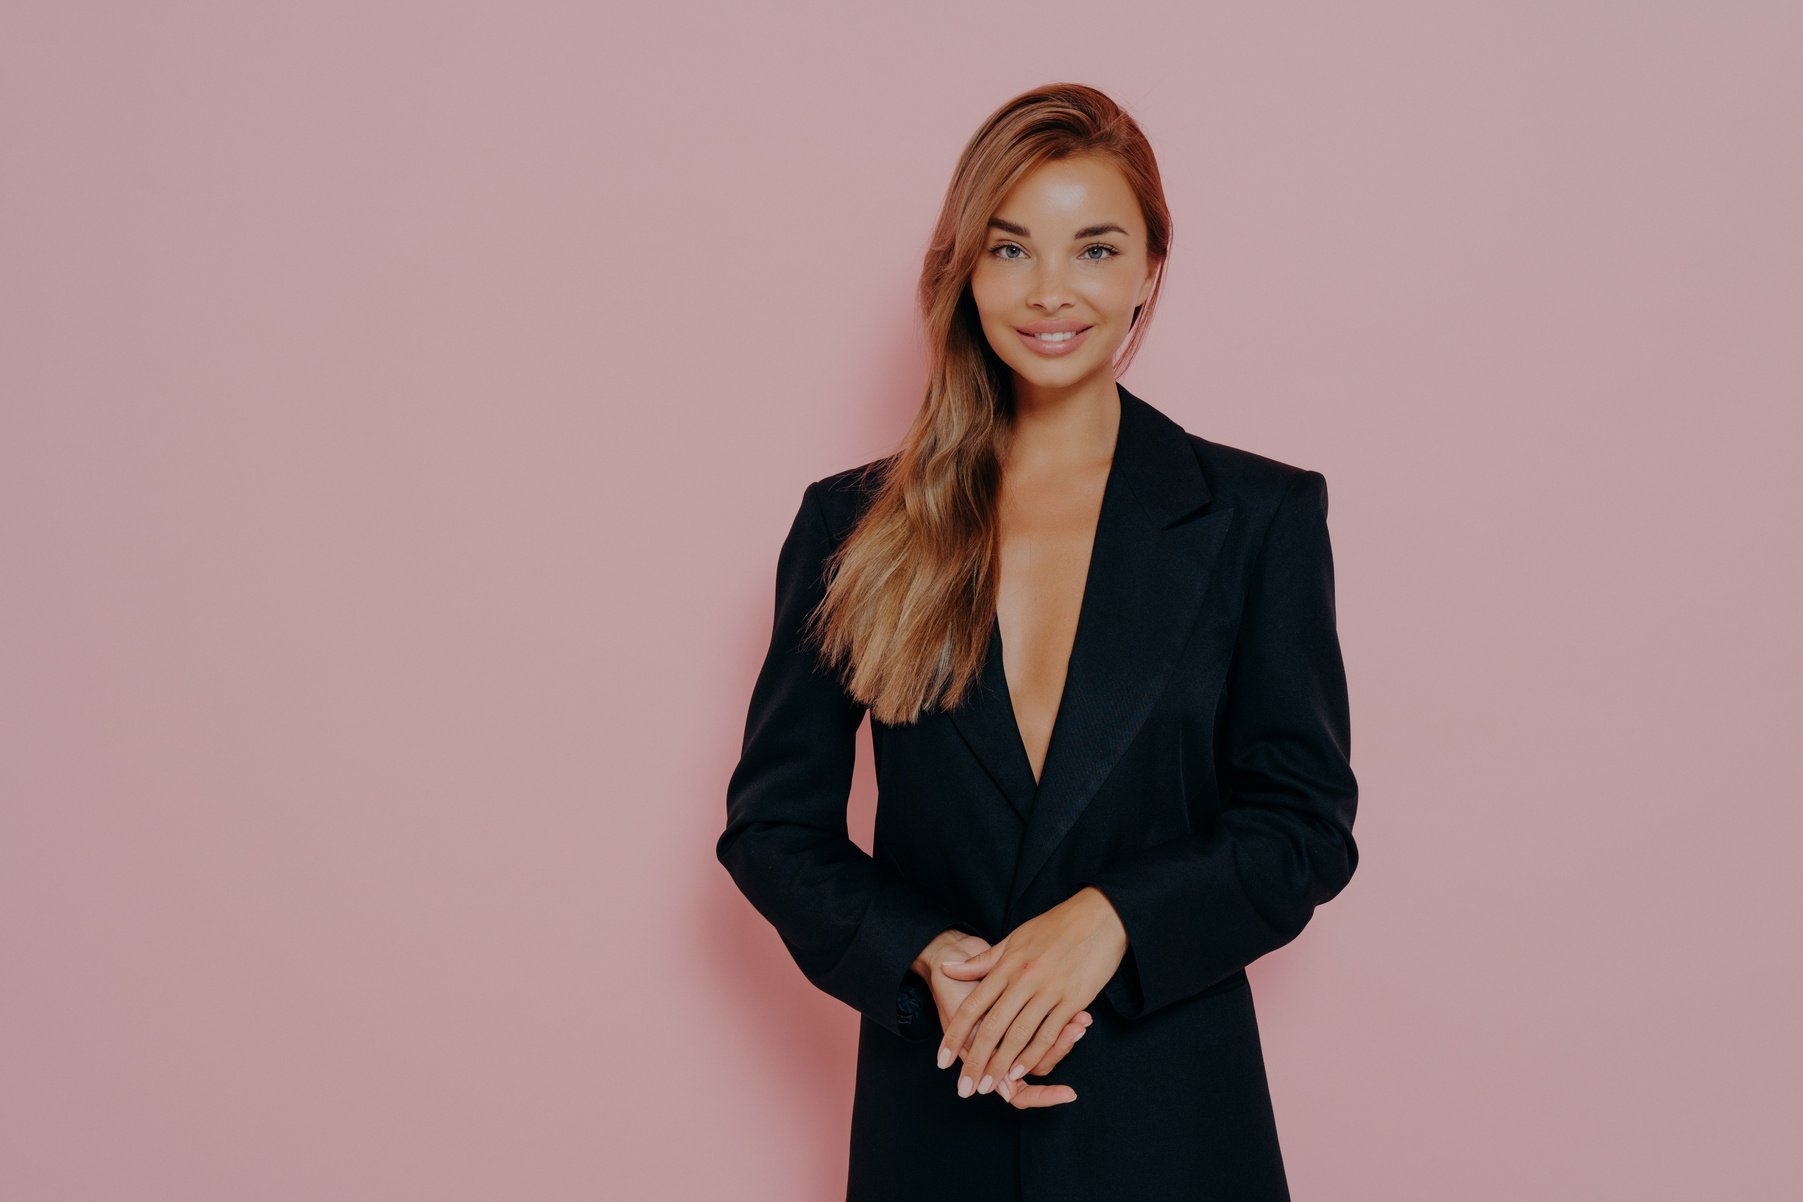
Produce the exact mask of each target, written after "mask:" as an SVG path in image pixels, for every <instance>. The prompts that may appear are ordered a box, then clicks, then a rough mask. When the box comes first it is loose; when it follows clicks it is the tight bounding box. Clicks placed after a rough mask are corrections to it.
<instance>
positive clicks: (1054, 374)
mask: <svg viewBox="0 0 1803 1202" xmlns="http://www.w3.org/2000/svg"><path fill="white" fill-rule="evenodd" d="M1152 266H1153V265H1152V263H1151V261H1150V259H1149V258H1148V256H1147V254H1146V225H1145V220H1144V218H1142V217H1141V216H1140V211H1139V201H1138V200H1137V199H1136V198H1135V197H1134V194H1133V189H1132V188H1130V187H1128V185H1127V179H1126V177H1125V176H1124V175H1122V174H1121V172H1120V169H1119V168H1118V167H1116V166H1115V165H1114V164H1113V163H1112V162H1110V161H1108V160H1106V159H1102V158H1095V157H1084V156H1079V157H1073V158H1068V159H1060V160H1056V161H1053V162H1048V163H1043V164H1041V165H1040V166H1039V167H1038V168H1037V169H1035V170H1034V171H1033V172H1032V173H1031V174H1030V175H1028V176H1026V177H1025V178H1024V179H1022V180H1021V181H1020V182H1019V183H1018V184H1016V185H1015V186H1014V188H1013V190H1012V191H1010V192H1009V193H1008V195H1007V196H1005V197H1004V198H1003V199H1002V203H1001V205H1000V206H999V207H998V208H997V209H996V212H995V215H994V216H993V217H991V218H990V221H989V235H988V241H987V243H986V244H985V247H984V251H983V255H982V257H981V258H980V259H978V261H977V267H976V270H975V271H974V272H973V273H972V274H971V280H970V287H971V295H972V298H973V299H974V300H975V301H976V306H977V313H978V315H979V316H980V318H981V319H982V323H983V333H984V334H985V335H986V336H987V337H988V339H989V345H990V346H991V347H993V348H994V349H995V353H996V354H997V355H999V356H1001V359H1002V362H1004V363H1006V364H1007V365H1008V366H1009V368H1011V369H1012V370H1013V373H1014V377H1015V380H1014V383H1015V387H1016V389H1017V390H1021V391H1025V392H1028V393H1035V392H1037V393H1044V394H1051V393H1065V392H1068V391H1071V390H1072V389H1076V388H1080V387H1084V386H1090V385H1093V384H1094V383H1095V382H1096V381H1097V380H1098V379H1100V380H1103V381H1106V382H1107V384H1108V386H1109V387H1110V388H1112V387H1113V380H1114V373H1113V366H1112V365H1113V361H1114V354H1115V351H1116V350H1118V349H1119V348H1120V346H1121V344H1122V343H1123V342H1125V341H1126V340H1127V334H1128V332H1129V327H1130V325H1131V322H1132V320H1133V310H1134V309H1135V308H1136V307H1138V306H1139V305H1141V304H1144V303H1145V300H1146V298H1147V297H1148V296H1150V295H1151V293H1152V274H1153V273H1152ZM1041 334H1050V335H1052V337H1050V338H1042V337H1039V335H1041Z"/></svg>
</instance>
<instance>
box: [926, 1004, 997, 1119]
mask: <svg viewBox="0 0 1803 1202" xmlns="http://www.w3.org/2000/svg"><path fill="white" fill-rule="evenodd" d="M1001 992H1002V982H1001V981H1000V980H999V979H998V978H995V977H985V978H984V979H983V980H982V982H981V983H979V984H978V985H977V987H976V988H975V989H973V990H971V991H970V992H969V993H968V994H966V995H965V997H964V1000H963V1001H962V1002H960V1003H958V1008H957V1010H955V1011H953V1012H952V1021H951V1022H950V1023H949V1024H947V1025H946V1028H945V1037H944V1038H943V1039H942V1040H941V1041H940V1045H939V1049H940V1050H939V1055H940V1059H942V1060H943V1059H944V1058H945V1054H946V1049H948V1048H949V1049H951V1054H952V1055H954V1056H959V1057H962V1058H963V1060H964V1069H963V1071H962V1072H961V1073H960V1075H959V1077H958V1096H959V1097H961V1098H968V1097H969V1096H970V1095H971V1094H973V1093H975V1092H976V1084H977V1080H978V1077H974V1076H972V1075H971V1073H970V1068H971V1066H972V1065H973V1064H977V1063H981V1062H980V1061H977V1060H975V1059H974V1058H973V1056H972V1052H973V1047H972V1045H973V1043H974V1042H975V1039H976V1030H977V1024H978V1022H979V1021H981V1020H982V1019H983V1018H984V1016H985V1015H987V1014H988V1012H989V1007H990V1004H991V1003H992V1002H994V1001H995V999H996V998H997V997H999V996H1000V995H1001ZM979 1076H980V1074H979Z"/></svg>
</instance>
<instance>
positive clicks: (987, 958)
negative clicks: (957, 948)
mask: <svg viewBox="0 0 1803 1202" xmlns="http://www.w3.org/2000/svg"><path fill="white" fill-rule="evenodd" d="M1000 950H1001V944H999V943H997V944H991V945H990V946H989V947H986V948H984V949H983V950H982V951H980V952H978V953H977V954H976V955H974V956H971V957H970V958H969V959H967V960H947V961H945V962H944V963H942V964H940V966H939V967H940V968H943V969H944V970H945V974H946V975H947V976H949V977H951V978H952V979H953V980H957V981H974V980H977V979H978V978H979V977H981V976H983V974H985V973H987V972H988V971H989V970H990V969H991V968H993V967H995V957H996V953H997V952H998V951H1000Z"/></svg>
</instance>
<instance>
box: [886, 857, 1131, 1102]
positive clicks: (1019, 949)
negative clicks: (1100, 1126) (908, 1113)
mask: <svg viewBox="0 0 1803 1202" xmlns="http://www.w3.org/2000/svg"><path fill="white" fill-rule="evenodd" d="M1126 953H1127V932H1126V928H1125V927H1123V926H1122V925H1121V920H1120V917H1119V915H1117V914H1116V913H1115V910H1114V906H1113V905H1112V904H1110V902H1109V901H1108V899H1107V897H1106V896H1105V895H1104V894H1103V893H1102V891H1101V890H1099V889H1097V888H1095V887H1094V886H1085V887H1083V888H1082V889H1079V890H1078V891H1077V892H1076V893H1074V894H1072V895H1071V897H1069V898H1068V899H1067V900H1065V901H1063V902H1060V903H1059V904H1058V905H1056V906H1053V907H1052V908H1051V909H1050V910H1047V911H1045V912H1044V913H1043V914H1039V915H1037V916H1035V917H1033V918H1030V919H1028V920H1027V921H1026V922H1023V923H1021V924H1020V925H1019V926H1017V927H1015V928H1014V929H1013V930H1012V931H1010V932H1009V933H1008V935H1007V936H1006V937H1005V938H1003V939H1002V940H1001V942H999V943H996V944H993V945H991V944H990V943H988V942H987V941H986V940H984V939H982V938H980V937H979V936H976V935H972V934H970V933H969V932H967V931H960V930H948V931H945V932H943V933H941V934H940V935H939V936H938V937H937V938H935V939H934V940H933V942H932V943H930V944H928V945H927V947H926V948H925V950H923V951H922V952H921V954H920V955H919V956H918V957H916V958H915V961H914V965H913V968H914V971H915V972H916V973H918V974H919V975H920V976H921V977H922V978H924V979H925V980H926V982H927V984H928V985H929V986H930V987H931V989H932V994H933V1001H934V1004H935V1005H937V1006H938V1008H939V1020H940V1023H941V1025H942V1026H943V1027H944V1030H945V1035H944V1037H943V1039H942V1040H941V1042H940V1045H939V1067H940V1068H946V1067H948V1066H949V1065H950V1064H951V1062H952V1059H953V1058H954V1057H955V1056H959V1057H962V1058H963V1061H964V1068H963V1070H962V1072H961V1073H960V1076H959V1079H958V1096H959V1097H965V1098H967V1097H969V1096H971V1094H972V1093H973V1092H974V1093H988V1092H989V1091H990V1089H991V1087H993V1088H994V1089H995V1091H996V1092H997V1093H998V1094H1000V1095H1001V1096H1002V1098H1003V1099H1004V1100H1006V1101H1007V1102H1008V1103H1009V1104H1010V1105H1012V1106H1015V1107H1018V1108H1022V1109H1025V1108H1028V1107H1035V1106H1057V1105H1060V1104H1062V1103H1065V1102H1074V1101H1076V1100H1077V1093H1076V1091H1075V1090H1073V1089H1072V1088H1071V1087H1070V1086H1068V1085H1030V1084H1028V1083H1026V1082H1025V1081H1024V1080H1023V1078H1024V1077H1026V1076H1027V1075H1028V1074H1031V1075H1033V1076H1044V1075H1045V1074H1046V1073H1049V1072H1051V1071H1052V1069H1053V1067H1054V1066H1056V1065H1057V1064H1058V1062H1059V1061H1061V1060H1063V1059H1064V1056H1065V1053H1067V1052H1069V1051H1070V1050H1071V1048H1073V1047H1075V1046H1076V1043H1077V1040H1079V1039H1081V1038H1082V1037H1083V1032H1084V1031H1086V1030H1087V1029H1088V1028H1089V1025H1090V1023H1091V1022H1093V1021H1094V1019H1093V1017H1092V1016H1091V1015H1090V1013H1089V1011H1088V1010H1086V1009H1084V1007H1085V1006H1087V1005H1088V1004H1089V1003H1090V1002H1091V1001H1093V1000H1094V999H1095V996H1096V995H1097V994H1098V993H1100V992H1101V991H1102V987H1103V986H1104V985H1106V984H1107V983H1108V980H1109V978H1110V977H1112V976H1113V975H1114V973H1115V970H1116V969H1117V968H1119V967H1120V963H1121V959H1122V957H1124V956H1125V955H1126Z"/></svg>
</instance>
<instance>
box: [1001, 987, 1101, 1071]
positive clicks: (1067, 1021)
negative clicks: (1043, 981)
mask: <svg viewBox="0 0 1803 1202" xmlns="http://www.w3.org/2000/svg"><path fill="white" fill-rule="evenodd" d="M1065 1008H1066V1003H1051V1002H1048V1003H1047V1004H1046V1006H1045V1007H1044V1009H1043V1011H1042V1012H1041V1013H1040V1015H1039V1019H1038V1022H1036V1023H1035V1024H1034V1026H1033V1029H1032V1030H1031V1031H1029V1032H1027V1034H1028V1036H1029V1038H1028V1039H1027V1040H1026V1042H1025V1043H1024V1044H1023V1045H1022V1046H1020V1047H1018V1048H1014V1047H1009V1046H1008V1044H1006V1043H1004V1044H1003V1045H1002V1050H1001V1053H1002V1054H1001V1056H1000V1057H998V1058H997V1063H998V1064H1000V1065H1001V1066H1002V1077H1003V1079H1004V1080H1008V1081H1018V1080H1020V1079H1021V1078H1022V1077H1024V1076H1026V1075H1027V1070H1029V1069H1031V1068H1032V1067H1034V1066H1035V1065H1037V1064H1038V1063H1039V1062H1040V1060H1042V1059H1044V1057H1045V1054H1046V1053H1047V1052H1049V1051H1051V1050H1052V1047H1053V1045H1054V1044H1056V1043H1057V1042H1058V1040H1059V1039H1060V1038H1062V1037H1063V1035H1064V1033H1065V1031H1066V1030H1067V1029H1069V1028H1070V1027H1071V1026H1073V1025H1075V1018H1074V1017H1073V1016H1071V1015H1067V1014H1066V1013H1065ZM1019 1026H1020V1024H1019V1023H1016V1024H1015V1027H1016V1028H1018V1027H1019ZM1013 1029H1014V1028H1010V1033H1012V1031H1013ZM1077 1029H1078V1030H1082V1028H1081V1027H1078V1028H1077Z"/></svg>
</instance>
